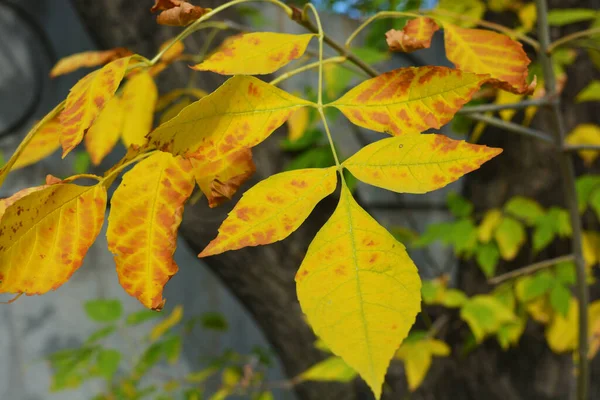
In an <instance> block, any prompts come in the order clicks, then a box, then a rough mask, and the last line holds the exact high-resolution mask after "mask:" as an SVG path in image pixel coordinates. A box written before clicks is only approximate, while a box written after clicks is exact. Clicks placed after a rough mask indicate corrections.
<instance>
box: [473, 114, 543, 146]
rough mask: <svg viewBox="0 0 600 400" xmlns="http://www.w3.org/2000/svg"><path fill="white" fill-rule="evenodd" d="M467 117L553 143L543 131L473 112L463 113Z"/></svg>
mask: <svg viewBox="0 0 600 400" xmlns="http://www.w3.org/2000/svg"><path fill="white" fill-rule="evenodd" d="M465 116H467V117H468V118H471V119H474V120H475V121H481V122H485V123H487V124H489V125H491V126H495V127H497V128H501V129H506V130H507V131H510V132H513V133H517V134H519V135H524V136H530V137H533V138H536V139H539V140H542V141H544V142H546V143H554V140H552V138H551V137H550V136H548V135H546V134H545V133H543V132H540V131H538V130H535V129H531V128H527V127H524V126H521V125H518V124H515V123H513V122H508V121H503V120H501V119H499V118H495V117H488V116H487V115H483V114H478V113H473V114H465Z"/></svg>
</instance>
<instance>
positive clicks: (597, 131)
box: [565, 124, 600, 167]
mask: <svg viewBox="0 0 600 400" xmlns="http://www.w3.org/2000/svg"><path fill="white" fill-rule="evenodd" d="M565 142H566V143H567V144H570V145H580V144H583V145H585V144H591V145H600V126H598V125H594V124H579V125H577V126H576V127H575V129H573V130H572V131H571V132H570V133H569V134H568V135H567V137H566V138H565ZM578 154H579V156H580V157H581V158H582V159H583V162H584V163H585V165H587V166H588V167H589V166H590V165H592V164H593V163H594V161H595V160H596V158H597V157H598V151H597V150H580V151H578Z"/></svg>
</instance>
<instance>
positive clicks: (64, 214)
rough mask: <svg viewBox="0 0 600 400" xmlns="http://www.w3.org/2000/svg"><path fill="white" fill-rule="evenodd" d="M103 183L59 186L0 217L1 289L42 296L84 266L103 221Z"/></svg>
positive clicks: (32, 195) (19, 202) (36, 194)
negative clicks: (84, 260)
mask: <svg viewBox="0 0 600 400" xmlns="http://www.w3.org/2000/svg"><path fill="white" fill-rule="evenodd" d="M105 208H106V188H105V187H104V186H103V185H102V184H98V185H95V186H78V185H74V184H63V183H59V184H55V185H51V186H49V187H45V188H43V189H41V190H37V191H33V192H32V193H30V194H29V195H27V196H25V197H23V198H21V199H19V200H17V201H15V202H14V203H13V204H12V205H10V206H9V207H8V208H7V209H6V212H5V213H4V215H3V216H2V220H1V221H0V280H1V282H0V293H26V294H28V295H33V294H43V293H46V292H47V291H49V290H54V289H56V288H58V287H59V286H61V285H62V284H63V283H65V282H66V281H67V280H68V279H69V278H70V277H71V275H72V274H73V273H74V272H75V271H76V270H77V269H78V268H79V267H80V266H81V264H82V262H83V258H84V257H85V254H86V252H87V250H88V248H89V247H90V246H91V245H92V243H93V242H94V240H95V239H96V236H97V235H98V233H99V232H100V228H101V227H102V224H103V222H104V210H105Z"/></svg>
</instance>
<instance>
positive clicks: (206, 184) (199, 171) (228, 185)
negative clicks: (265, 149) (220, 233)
mask: <svg viewBox="0 0 600 400" xmlns="http://www.w3.org/2000/svg"><path fill="white" fill-rule="evenodd" d="M190 162H191V163H192V167H193V170H192V172H193V174H194V176H195V177H196V183H197V184H198V186H199V187H200V190H202V193H204V195H205V196H206V198H207V199H208V205H209V207H211V208H212V207H217V206H218V205H220V204H222V203H223V202H225V201H227V200H231V198H232V197H233V195H234V194H235V193H236V192H237V190H238V188H239V187H240V186H241V185H242V184H243V183H244V182H246V181H247V180H248V179H249V178H250V177H251V176H252V174H254V172H255V171H256V166H255V165H254V161H252V151H251V150H250V149H242V150H240V151H238V152H235V153H231V154H229V155H228V156H226V157H224V158H222V159H220V160H217V161H213V162H210V163H207V164H202V163H200V162H198V161H196V160H195V159H193V158H191V159H190Z"/></svg>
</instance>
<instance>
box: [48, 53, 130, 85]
mask: <svg viewBox="0 0 600 400" xmlns="http://www.w3.org/2000/svg"><path fill="white" fill-rule="evenodd" d="M132 54H133V53H132V52H131V51H129V50H127V49H126V48H124V47H119V48H116V49H111V50H104V51H85V52H83V53H77V54H71V55H70V56H67V57H65V58H62V59H60V60H59V61H58V62H57V63H56V65H55V66H54V67H53V68H52V71H50V78H56V77H57V76H59V75H65V74H69V73H71V72H73V71H76V70H78V69H79V68H91V67H97V66H99V65H104V64H106V63H108V62H111V61H114V60H117V59H119V58H123V57H127V56H130V55H132Z"/></svg>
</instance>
